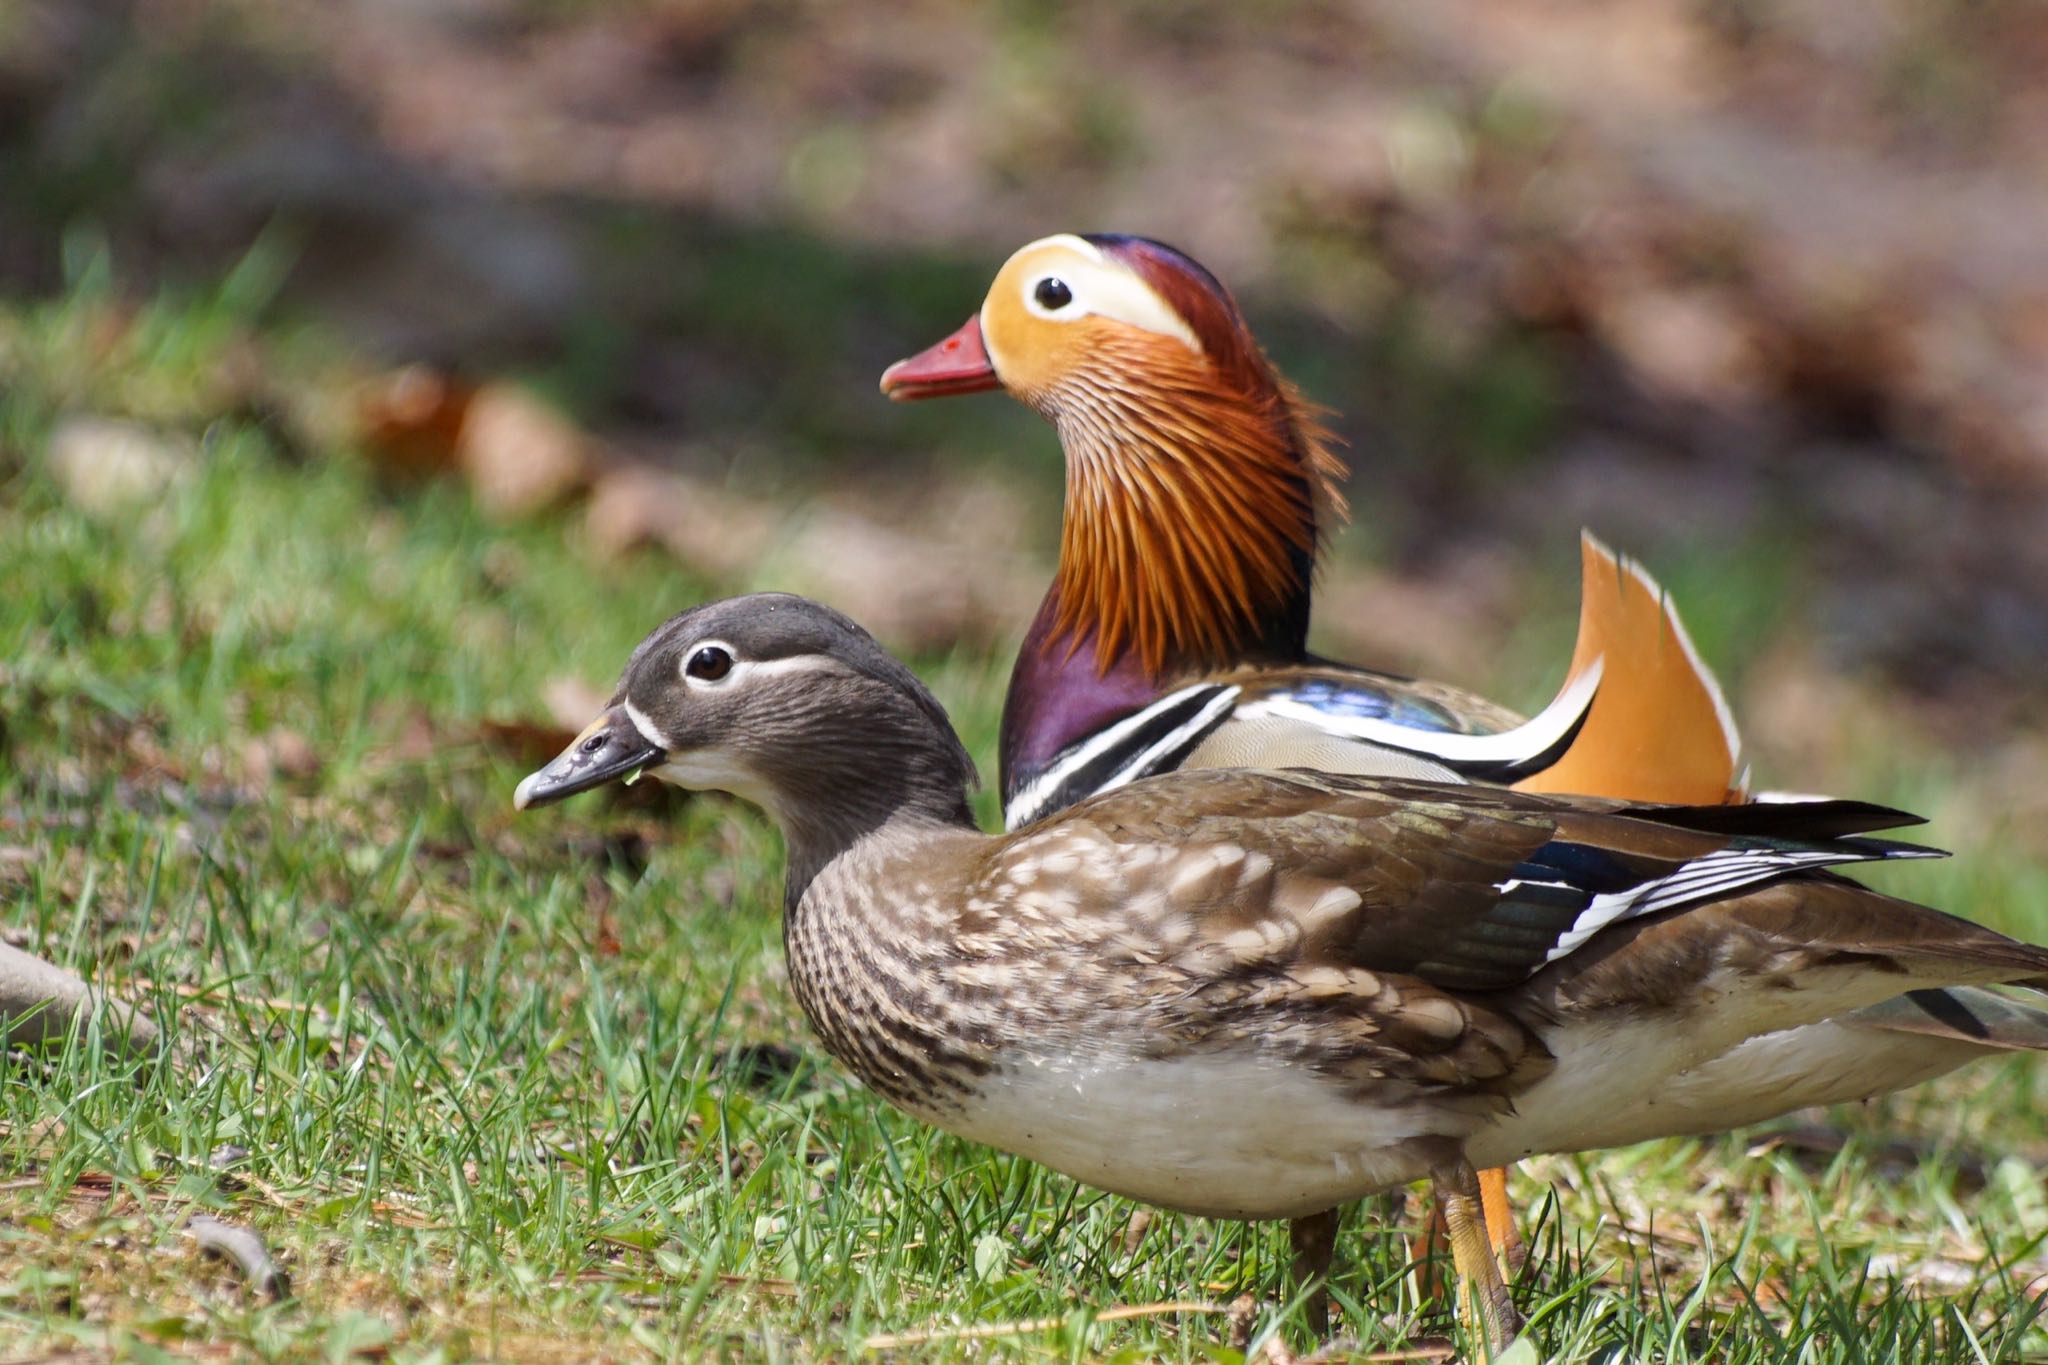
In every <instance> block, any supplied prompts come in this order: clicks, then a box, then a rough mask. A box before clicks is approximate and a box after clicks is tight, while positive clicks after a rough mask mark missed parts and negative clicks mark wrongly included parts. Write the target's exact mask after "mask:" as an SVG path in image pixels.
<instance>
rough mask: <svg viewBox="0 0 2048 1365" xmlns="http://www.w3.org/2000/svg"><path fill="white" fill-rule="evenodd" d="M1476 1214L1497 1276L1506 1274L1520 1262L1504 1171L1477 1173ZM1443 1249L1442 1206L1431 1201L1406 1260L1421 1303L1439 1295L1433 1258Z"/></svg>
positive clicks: (1519, 1238)
mask: <svg viewBox="0 0 2048 1365" xmlns="http://www.w3.org/2000/svg"><path fill="white" fill-rule="evenodd" d="M1479 1211H1480V1213H1481V1214H1482V1215H1483V1216H1484V1217H1485V1219H1486V1236H1487V1240H1488V1241H1489V1242H1490V1243H1491V1244H1492V1246H1493V1252H1494V1255H1495V1256H1497V1257H1499V1258H1500V1264H1501V1273H1502V1274H1503V1275H1506V1274H1510V1273H1512V1272H1513V1271H1514V1269H1515V1268H1516V1267H1517V1266H1519V1265H1520V1264H1521V1262H1522V1235H1521V1233H1520V1232H1519V1231H1518V1230H1517V1229H1516V1227H1515V1208H1514V1205H1513V1204H1511V1203H1509V1202H1508V1173H1507V1168H1506V1167H1501V1166H1494V1167H1489V1168H1487V1169H1486V1170H1483V1171H1481V1172H1480V1173H1479ZM1445 1245H1446V1232H1445V1228H1444V1210H1443V1205H1441V1204H1439V1203H1438V1202H1437V1201H1436V1200H1435V1199H1434V1198H1431V1200H1430V1201H1429V1211H1428V1215H1427V1219H1426V1221H1425V1222H1424V1223H1423V1227H1422V1231H1420V1232H1418V1233H1414V1234H1412V1235H1411V1236H1410V1237H1409V1240H1408V1259H1409V1260H1411V1261H1413V1262H1414V1263H1415V1267H1416V1270H1415V1275H1416V1281H1415V1282H1416V1288H1417V1291H1418V1292H1419V1293H1420V1294H1421V1296H1422V1298H1423V1299H1424V1300H1425V1301H1428V1300H1433V1299H1435V1298H1437V1297H1438V1296H1439V1295H1440V1294H1442V1293H1443V1285H1442V1284H1441V1283H1440V1282H1439V1281H1438V1279H1437V1273H1436V1266H1437V1259H1436V1258H1437V1256H1438V1255H1439V1254H1441V1253H1442V1251H1443V1249H1444V1247H1445Z"/></svg>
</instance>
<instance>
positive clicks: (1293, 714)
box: [882, 234, 2048, 1246]
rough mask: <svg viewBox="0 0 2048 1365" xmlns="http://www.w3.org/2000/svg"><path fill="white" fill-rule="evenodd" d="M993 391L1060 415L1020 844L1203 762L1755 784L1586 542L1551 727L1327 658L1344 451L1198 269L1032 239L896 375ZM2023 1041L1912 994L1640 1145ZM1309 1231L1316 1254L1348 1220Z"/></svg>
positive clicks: (1690, 1109) (1024, 656)
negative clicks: (1072, 809) (1054, 553)
mask: <svg viewBox="0 0 2048 1365" xmlns="http://www.w3.org/2000/svg"><path fill="white" fill-rule="evenodd" d="M995 388H1001V389H1005V390H1007V391H1008V392H1009V393H1010V394H1011V395H1013V396H1014V397H1016V398H1018V399H1019V400H1021V401H1023V402H1024V403H1026V404H1028V405H1029V406H1030V407H1032V408H1034V409H1035V410H1037V411H1038V412H1039V413H1040V414H1041V415H1043V416H1044V417H1046V418H1047V419H1048V420H1050V421H1051V422H1052V423H1053V425H1054V427H1055V428H1056V429H1057V430H1058V433H1059V437H1060V441H1061V444H1062V446H1063V447H1064V449H1065V452H1066V466H1067V489H1066V509H1065V516H1064V520H1063V524H1062V527H1061V532H1060V559H1059V569H1058V572H1057V574H1056V576H1055V578H1054V580H1053V583H1052V586H1051V588H1050V590H1049V591H1048V592H1047V593H1046V596H1045V600H1044V603H1043V604H1042V605H1041V607H1040V608H1039V611H1038V615H1037V618H1036V619H1035V620H1034V621H1033V622H1032V624H1031V627H1030V630H1029V632H1028V634H1027V635H1026V637H1025V640H1024V644H1023V646H1022V649H1021V651H1020V653H1019V656H1018V659H1017V663H1016V666H1015V669H1014V671H1013V672H1012V674H1011V680H1010V690H1009V695H1008V699H1007V703H1006V705H1005V707H1004V714H1003V726H1002V739H1001V758H1000V769H1001V784H1002V797H1003V804H1004V811H1005V820H1006V823H1007V825H1008V826H1009V827H1010V828H1012V829H1017V828H1021V827H1023V826H1026V825H1028V824H1030V822H1032V821H1034V820H1038V819H1042V818H1044V817H1046V816H1047V815H1049V814H1051V813H1053V812H1056V811H1059V810H1061V809H1063V808H1064V807H1066V806H1068V805H1069V804H1071V803H1073V802H1075V801H1078V800H1081V799H1083V798H1085V797H1087V796H1089V795H1090V794H1091V793H1095V792H1101V791H1106V790H1110V789H1113V788H1116V787H1118V786H1121V785H1122V784H1124V783H1127V782H1130V781H1132V780H1134V779H1136V778H1139V777H1142V776H1145V775H1147V774H1152V773H1160V772H1165V771H1168V770H1171V769H1175V768H1183V767H1230V766H1258V767H1279V766H1295V765H1299V766H1306V767H1312V768H1317V769H1321V770H1323V771H1328V772H1343V773H1360V774H1380V775H1389V776H1405V777H1418V778H1433V779H1437V780H1443V781H1459V780H1472V781H1480V782H1486V783H1493V784H1501V785H1508V786H1512V787H1515V788H1518V789H1520V790H1523V791H1541V792H1576V793H1584V794H1591V795H1601V796H1609V797H1617V798H1624V799H1629V800H1637V801H1658V802H1677V803H1688V804H1710V803H1722V802H1731V801H1739V800H1742V799H1743V798H1744V796H1745V793H1746V786H1747V772H1746V770H1745V769H1744V768H1743V766H1742V761H1741V745H1740V740H1739V738H1738V735H1737V732H1736V728H1735V725H1734V722H1733V720H1732V718H1731V716H1730V714H1729V710H1728V707H1727V705H1726V703H1725V702H1724V701H1723V699H1722V696H1721V692H1720V689H1719V687H1718V686H1717V685H1716V683H1715V681H1714V679H1713V677H1712V675H1711V674H1710V673H1709V672H1708V670H1707V669H1706V667H1705V666H1704V665H1703V664H1702V663H1701V662H1700V659H1699V657H1698V655H1697V653H1696V652H1695V651H1694V648H1693V646H1692V643H1691V641H1690V640H1689V639H1688V637H1687V635H1686V632H1685V628H1684V626H1683V625H1682V624H1681V622H1680V621H1679V618H1678V615H1677V612H1676V610H1675V608H1673V607H1672V606H1671V604H1670V603H1669V602H1668V601H1667V600H1666V598H1665V596H1664V594H1663V593H1662V592H1661V590H1660V589H1659V588H1658V587H1657V585H1656V584H1655V583H1654V582H1653V581H1652V580H1651V579H1650V578H1649V576H1648V575H1647V574H1645V573H1644V572H1643V571H1642V570H1641V569H1640V568H1639V567H1637V566H1636V565H1634V564H1633V563H1631V562H1629V561H1627V560H1625V559H1622V558H1620V557H1619V556H1616V555H1614V554H1613V553H1611V552H1609V551H1608V550H1606V549H1605V548H1604V547H1602V546H1600V545H1599V544H1598V543H1597V542H1595V541H1593V540H1592V539H1591V537H1587V538H1586V539H1585V541H1584V545H1583V567H1584V582H1583V591H1582V602H1581V616H1580V627H1579V639H1578V645H1577V648H1576V651H1575V653H1574V656H1573V660H1572V665H1571V669H1570V671H1569V673H1568V674H1567V678H1566V681H1565V684H1564V686H1563V688H1562V689H1561V690H1560V692H1559V693H1558V695H1557V698H1556V700H1554V701H1553V702H1552V703H1551V704H1550V705H1549V706H1548V707H1546V708H1545V710H1544V711H1543V713H1542V714H1541V715H1539V716H1537V717H1536V718H1535V719H1534V720H1531V721H1528V722H1526V723H1523V722H1521V721H1520V718H1519V717H1517V716H1515V715H1514V714H1512V713H1511V712H1509V711H1507V710H1506V709H1504V708H1502V707H1499V706H1496V705H1494V704H1493V703H1491V702H1488V701H1486V700H1484V699H1483V698H1480V697H1477V696H1474V695H1472V694H1471V693H1468V692H1464V691H1461V690H1459V689H1457V688H1454V687H1450V686H1447V685H1444V684H1440V683H1431V682H1418V681H1413V680H1409V679H1403V678H1397V677H1393V676H1390V675H1387V674H1384V673H1379V672H1375V671H1372V670H1369V669H1363V668H1358V667H1353V666H1350V665H1344V664H1338V663H1333V662H1331V661H1329V660H1325V659H1321V658H1317V657H1315V656H1314V655H1312V654H1310V653H1309V651H1308V647H1307V639H1306V637H1307V630H1308V620H1309V605H1310V593H1311V587H1312V581H1313V576H1314V569H1315V560H1316V554H1317V551H1318V549H1319V543H1320V537H1321V535H1322V533H1323V531H1324V530H1325V529H1326V526H1327V518H1326V516H1325V514H1326V513H1327V514H1329V515H1333V516H1341V515H1342V513H1343V502H1342V499H1341V496H1340V495H1339V493H1338V490H1337V486H1336V485H1337V481H1338V479H1339V478H1340V477H1341V475H1342V473H1343V465H1342V463H1341V462H1340V461H1339V459H1338V458H1337V456H1336V455H1335V454H1334V453H1333V452H1332V450H1331V445H1330V440H1329V437H1328V434H1327V433H1326V431H1325V430H1324V429H1323V427H1322V426H1321V425H1319V423H1318V421H1317V419H1316V413H1315V410H1314V409H1312V408H1310V407H1309V406H1308V405H1307V404H1306V403H1305V402H1304V401H1303V399H1302V398H1301V396H1300V394H1299V393H1298V392H1297V391H1296V390H1295V388H1294V387H1293V386H1292V385H1291V384H1289V383H1288V382H1287V381H1286V380H1285V379H1284V378H1282V377H1281V376H1280V375H1279V374H1278V373H1277V372H1276V371H1275V370H1274V368H1273V367H1272V365H1271V364H1270V363H1269V362H1268V361H1267V360H1266V358H1265V356H1264V354H1263V353H1262V352H1261V351H1260V349H1259V346H1258V343H1257V342H1256V340H1255V339H1254V338H1253V337H1252V335H1251V332H1250V330H1249V328H1248V327H1247V325H1246V323H1245V321H1244V318H1243V315H1242V314H1241V313H1240V311H1239V310H1238V307H1237V304H1236V302H1235V301H1234V300H1233V299H1232V297H1231V295H1230V293H1229V291H1228V290H1227V289H1225V288H1224V286H1223V285H1222V284H1221V283H1220V282H1219V281H1218V280H1217V279H1216V277H1215V276H1214V275H1212V274H1210V273H1209V271H1207V270H1206V269H1204V268H1203V267H1202V266H1201V265H1199V264H1198V263H1196V262H1195V261H1194V260H1192V259H1191V258H1189V257H1188V256H1187V255H1185V254H1184V253H1182V252H1180V251H1178V250H1176V249H1174V248H1173V247H1169V246H1166V245H1164V244H1162V243H1159V242H1154V241H1150V240H1147V239H1145V238H1139V237H1130V236H1120V235H1089V236H1074V235H1069V234H1061V235H1058V236H1053V237H1047V238H1044V239H1042V240H1040V241H1036V242H1033V243H1031V244H1030V245H1028V246H1026V247H1024V248H1022V249H1021V250H1019V251H1018V252H1017V253H1016V254H1015V255H1013V256H1012V257H1011V258H1010V259H1009V261H1008V262H1007V263H1006V264H1005V265H1004V266H1003V267H1002V269H1001V271H1000V272H998V274H997V276H996V279H995V283H994V285H993V286H992V287H991V288H990V290H989V293H988V296H987V298H986V299H985V300H984V302H983V303H982V306H981V309H980V311H979V312H978V313H977V314H975V316H973V317H971V318H969V319H968V321H967V323H966V325H964V326H963V327H961V328H960V329H959V331H957V332H955V333H954V334H953V335H952V336H950V337H948V338H946V339H945V340H944V341H941V342H940V343H939V344H937V345H936V346H933V347H932V348H930V349H929V350H927V351H925V352H923V353H922V354H920V355H917V356H915V357H913V358H911V359H908V360H904V361H900V362H898V363H897V364H895V365H892V366H891V367H890V368H889V370H888V371H887V373H885V374H884V375H883V377H882V391H883V392H884V393H886V394H888V395H889V396H890V397H891V398H895V399H899V400H904V399H920V398H928V397H936V396H940V395H946V394H959V393H972V392H979V391H983V390H989V389H995ZM1947 1004H1949V1005H1958V1002H1955V1001H1950V1002H1947ZM1980 1016H1981V1017H1980ZM1992 1017H1996V1018H1997V1019H1999V1020H2000V1021H2001V1022H2000V1023H1999V1024H1998V1025H1996V1026H1993V1025H1991V1024H1990V1023H1989V1022H1987V1021H1988V1020H1989V1019H1990V1018H1992ZM2015 1032H2016V1033H2018V1034H2019V1035H2021V1036H2022V1037H2023V1038H2024V1042H2023V1044H2022V1045H2024V1046H2037V1045H2039V1044H2040V1043H2041V1042H2043V1041H2048V1029H2044V1027H2043V1020H2042V1019H2041V1017H2040V1016H2038V1015H2037V1014H2035V1013H2034V1012H2032V1011H2023V1012H2022V1014H2021V1015H2020V1016H2019V1017H2018V1018H2016V1019H2015V1018H2008V1017H2007V1013H2006V1011H2004V1009H2003V1007H2002V1006H2001V1005H1999V1004H1998V1003H1997V1002H1995V1001H1992V1000H1981V999H1975V998H1973V999H1972V1000H1971V1001H1969V1002H1968V1004H1967V1006H1960V1005H1959V1006H1958V1008H1957V1009H1955V1010H1949V1009H1947V1008H1941V1009H1933V1008H1922V1007H1921V1006H1920V1005H1918V1004H1915V1003H1914V1002H1913V1001H1912V1000H1902V1001H1901V1002H1899V1003H1896V1004H1892V1005H1887V1006H1886V1007H1884V1008H1883V1009H1877V1010H1871V1011H1867V1012H1865V1013H1864V1014H1862V1015H1859V1016H1856V1017H1854V1018H1853V1019H1836V1020H1833V1021H1831V1022H1830V1023H1829V1024H1827V1025H1826V1026H1814V1027H1810V1028H1806V1029H1801V1030H1796V1031H1794V1032H1793V1033H1791V1034H1787V1035H1785V1036H1782V1037H1767V1038H1761V1039H1758V1040H1757V1041H1755V1042H1754V1043H1752V1044H1751V1045H1749V1046H1748V1047H1747V1048H1746V1049H1744V1050H1742V1051H1741V1052H1739V1053H1738V1054H1736V1055H1733V1056H1730V1057H1728V1058H1725V1059H1723V1060H1722V1061H1719V1062H1716V1063H1713V1064H1711V1065H1708V1066H1706V1067H1704V1068H1703V1069H1700V1070H1697V1071H1693V1072H1689V1073H1686V1074H1685V1075H1683V1076H1679V1077H1675V1078H1673V1079H1672V1080H1671V1081H1670V1082H1669V1088H1668V1089H1667V1090H1665V1091H1664V1092H1661V1093H1659V1094H1657V1095H1654V1096H1648V1097H1645V1098H1644V1099H1643V1100H1642V1102H1641V1103H1640V1106H1639V1112H1641V1113H1642V1114H1643V1115H1644V1123H1643V1130H1642V1135H1643V1136H1649V1135H1652V1134H1654V1133H1678V1132H1714V1131H1722V1130H1725V1129H1726V1128H1729V1127H1732V1126H1736V1125H1737V1124H1741V1123H1747V1122H1752V1121H1756V1120H1760V1119H1764V1118H1769V1117H1773V1116H1776V1115H1778V1114H1782V1113H1785V1112H1787V1111H1789V1110H1792V1109H1796V1108H1802V1107H1805V1106H1807V1105H1810V1104H1821V1103H1829V1102H1834V1101H1837V1100H1845V1099H1862V1098H1867V1097H1869V1096H1871V1095H1875V1094H1881V1093H1885V1092H1887V1091H1890V1090H1893V1089H1898V1088H1901V1087H1903V1086H1906V1085H1910V1084H1914V1083H1917V1082H1918V1081H1920V1080H1924V1079H1926V1078H1928V1077H1930V1076H1934V1075H1939V1074H1941V1073H1942V1072H1945V1071H1947V1070H1950V1069H1951V1068H1953V1067H1955V1066H1959V1065H1961V1064H1962V1063H1963V1062H1965V1061H1967V1060H1970V1059H1971V1058H1973V1057H1977V1056H1981V1055H1984V1053H1985V1052H1986V1051H1988V1050H1991V1049H1992V1047H1994V1046H2002V1045H2004V1044H2003V1043H1996V1042H1994V1040H1996V1039H2005V1038H2007V1037H2008V1036H2009V1035H2011V1034H2013V1033H2015ZM1763 1077H1768V1078H1769V1081H1768V1083H1759V1078H1763ZM1483 1174H1484V1176H1485V1177H1486V1179H1485V1181H1484V1186H1485V1189H1486V1194H1487V1206H1488V1222H1489V1225H1490V1227H1491V1229H1492V1234H1493V1237H1494V1239H1495V1242H1496V1244H1497V1245H1501V1246H1505V1245H1507V1244H1508V1243H1510V1242H1511V1241H1512V1221H1511V1219H1510V1217H1509V1210H1508V1206H1507V1200H1506V1193H1505V1177H1504V1173H1502V1172H1498V1171H1487V1172H1484V1173H1483ZM1299 1232H1300V1233H1301V1235H1302V1238H1303V1239H1304V1241H1305V1243H1308V1244H1311V1245H1312V1244H1313V1243H1314V1241H1315V1240H1316V1239H1318V1238H1327V1236H1328V1235H1329V1232H1330V1230H1329V1229H1328V1228H1311V1227H1304V1228H1302V1229H1300V1230H1299Z"/></svg>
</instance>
